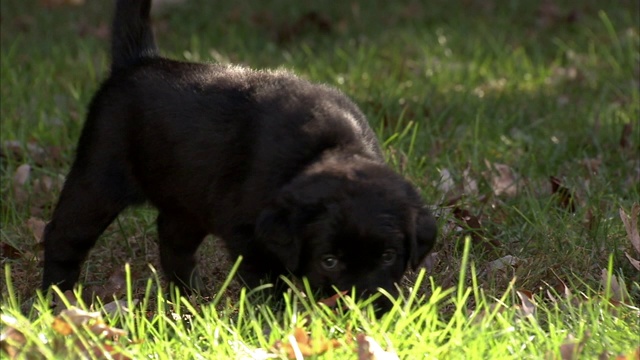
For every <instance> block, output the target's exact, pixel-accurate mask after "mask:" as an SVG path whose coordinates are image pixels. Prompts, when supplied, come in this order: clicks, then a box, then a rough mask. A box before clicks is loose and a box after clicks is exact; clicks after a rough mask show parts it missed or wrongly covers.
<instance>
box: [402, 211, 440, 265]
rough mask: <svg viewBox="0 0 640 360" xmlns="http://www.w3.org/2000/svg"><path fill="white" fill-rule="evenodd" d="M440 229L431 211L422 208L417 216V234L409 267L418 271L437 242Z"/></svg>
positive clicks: (413, 242) (412, 245)
mask: <svg viewBox="0 0 640 360" xmlns="http://www.w3.org/2000/svg"><path fill="white" fill-rule="evenodd" d="M437 233H438V227H437V225H436V220H435V219H434V217H433V216H432V215H431V213H430V212H429V210H427V209H426V208H421V209H420V210H419V211H418V214H417V215H416V220H415V234H414V236H413V239H411V246H410V250H411V255H410V260H409V265H411V269H413V270H416V269H417V268H418V266H420V264H421V263H422V261H423V260H424V258H425V257H426V256H427V254H428V253H429V251H430V250H431V248H433V245H434V244H435V242H436V235H437Z"/></svg>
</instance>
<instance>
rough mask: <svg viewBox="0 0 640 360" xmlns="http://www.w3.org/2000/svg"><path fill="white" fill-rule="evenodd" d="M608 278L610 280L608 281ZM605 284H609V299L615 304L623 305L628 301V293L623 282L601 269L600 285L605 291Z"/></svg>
mask: <svg viewBox="0 0 640 360" xmlns="http://www.w3.org/2000/svg"><path fill="white" fill-rule="evenodd" d="M609 278H610V279H611V280H609ZM607 283H609V286H610V290H611V294H610V295H611V299H610V300H614V301H617V302H621V303H624V302H625V301H626V300H627V299H629V292H628V291H627V287H626V285H625V283H624V281H622V280H620V279H618V277H617V276H615V275H613V274H610V273H609V272H608V271H607V269H602V272H601V273H600V285H602V287H604V288H605V289H606V287H607Z"/></svg>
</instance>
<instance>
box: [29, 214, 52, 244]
mask: <svg viewBox="0 0 640 360" xmlns="http://www.w3.org/2000/svg"><path fill="white" fill-rule="evenodd" d="M46 226H47V224H46V223H45V222H44V220H42V219H38V218H34V217H30V218H29V220H27V227H28V228H29V230H31V233H32V234H33V237H34V238H35V239H36V242H40V241H42V236H43V235H44V228H45V227H46Z"/></svg>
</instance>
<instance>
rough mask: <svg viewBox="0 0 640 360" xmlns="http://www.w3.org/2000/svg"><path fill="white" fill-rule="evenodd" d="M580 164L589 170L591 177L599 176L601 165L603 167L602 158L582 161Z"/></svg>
mask: <svg viewBox="0 0 640 360" xmlns="http://www.w3.org/2000/svg"><path fill="white" fill-rule="evenodd" d="M580 164H582V166H584V167H585V168H586V169H587V172H588V173H589V175H592V174H593V175H597V174H598V172H599V170H600V165H602V158H601V157H597V158H589V159H582V161H580Z"/></svg>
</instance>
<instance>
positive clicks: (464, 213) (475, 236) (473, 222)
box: [453, 207, 500, 252]
mask: <svg viewBox="0 0 640 360" xmlns="http://www.w3.org/2000/svg"><path fill="white" fill-rule="evenodd" d="M453 216H454V217H455V218H456V219H458V220H459V222H461V223H462V224H464V225H466V229H465V230H466V233H468V234H469V235H471V240H472V243H473V245H474V246H480V247H481V248H482V250H483V251H485V252H490V251H494V250H495V249H496V248H498V247H500V243H499V242H497V241H496V240H493V239H489V238H488V236H487V234H486V232H485V231H484V229H483V228H482V224H481V223H480V218H478V217H477V216H475V215H473V214H471V212H470V211H469V210H466V209H461V208H459V207H455V208H454V209H453ZM462 224H461V225H462Z"/></svg>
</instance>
